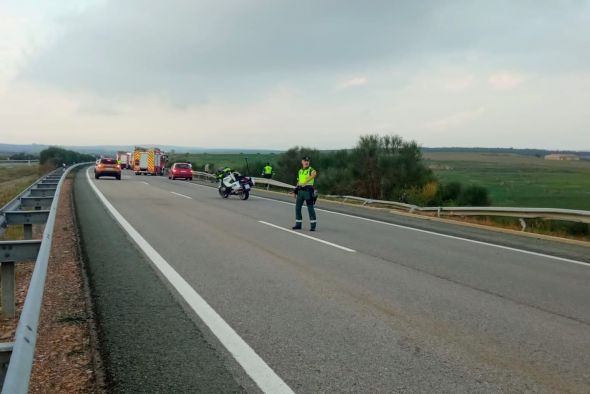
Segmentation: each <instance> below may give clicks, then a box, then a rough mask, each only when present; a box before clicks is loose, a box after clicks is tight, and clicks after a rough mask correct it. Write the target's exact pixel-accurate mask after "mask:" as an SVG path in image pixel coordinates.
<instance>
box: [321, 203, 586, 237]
mask: <svg viewBox="0 0 590 394" xmlns="http://www.w3.org/2000/svg"><path fill="white" fill-rule="evenodd" d="M326 197H333V198H340V199H343V201H346V200H355V201H360V202H362V203H363V204H362V205H369V204H379V205H386V206H391V207H393V208H396V209H402V210H407V211H408V212H410V213H436V215H437V216H439V217H440V216H507V217H513V218H518V219H520V223H521V225H522V230H523V231H524V230H525V229H526V222H525V221H524V219H550V220H565V221H572V222H580V223H590V211H583V210H575V209H561V208H526V207H523V208H519V207H419V206H417V205H412V204H405V203H401V202H396V201H383V200H373V199H370V198H362V197H356V196H326Z"/></svg>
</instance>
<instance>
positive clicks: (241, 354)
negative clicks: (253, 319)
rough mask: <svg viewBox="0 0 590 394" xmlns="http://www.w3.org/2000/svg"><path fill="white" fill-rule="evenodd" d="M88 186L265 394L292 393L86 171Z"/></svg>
mask: <svg viewBox="0 0 590 394" xmlns="http://www.w3.org/2000/svg"><path fill="white" fill-rule="evenodd" d="M86 177H87V178H88V183H89V184H90V186H91V187H92V189H93V190H94V192H95V193H96V195H97V196H98V198H99V199H100V200H101V201H102V203H103V204H104V206H105V207H106V208H107V210H108V211H109V212H110V214H111V215H112V216H113V217H114V218H115V220H117V222H119V225H120V226H121V227H122V228H123V229H124V230H125V231H126V232H127V234H129V236H130V237H131V238H132V239H133V241H135V243H136V244H137V246H139V248H140V249H141V250H142V251H143V253H144V254H145V255H146V256H147V257H148V258H149V259H150V260H151V261H152V263H153V264H154V266H155V267H156V268H158V270H159V271H160V272H161V273H162V275H164V277H165V278H166V279H167V280H168V282H170V284H171V285H172V286H174V288H175V289H176V291H178V293H179V294H180V295H181V296H182V298H184V299H185V301H186V302H187V303H188V305H189V306H190V307H191V308H192V309H193V310H194V311H195V313H196V314H197V315H198V316H199V317H200V318H201V320H203V322H204V323H205V324H206V325H207V327H209V329H210V330H211V332H212V333H213V334H214V335H215V336H216V337H217V338H218V339H219V341H220V342H221V343H222V344H223V346H225V348H226V349H227V350H228V351H229V352H230V353H231V355H232V356H233V357H234V358H235V359H236V361H237V362H238V363H239V364H240V365H241V366H242V368H243V369H244V371H245V372H246V373H247V374H248V376H250V378H251V379H252V380H253V381H254V382H255V383H256V384H257V385H258V387H259V388H260V389H261V390H262V391H263V392H265V393H293V390H291V388H290V387H289V386H287V384H286V383H285V382H284V381H283V380H282V379H281V378H280V377H279V376H278V375H277V374H276V373H275V372H274V371H273V370H272V368H271V367H270V366H268V364H267V363H266V362H265V361H264V360H263V359H262V358H261V357H260V356H259V355H258V354H256V352H255V351H254V349H252V348H251V347H250V346H249V345H248V344H247V343H246V342H245V341H244V340H243V339H242V338H241V337H240V336H239V335H238V334H237V333H236V332H235V331H234V329H233V328H231V327H230V325H229V324H227V322H226V321H225V320H223V318H222V317H221V316H219V314H218V313H217V312H216V311H215V310H214V309H213V308H212V307H211V306H210V305H209V304H208V303H207V301H205V300H204V299H203V297H201V296H200V295H199V293H197V292H196V291H195V289H193V288H192V287H191V285H189V284H188V283H187V282H186V281H185V280H184V279H183V277H182V276H180V275H179V274H178V272H176V271H175V270H174V268H172V266H171V265H170V264H169V263H168V262H167V261H166V260H164V258H163V257H162V256H161V255H160V254H159V253H158V252H157V251H156V250H155V249H154V248H153V247H152V246H151V245H150V244H149V243H148V242H147V241H146V240H145V239H144V238H143V237H142V236H141V235H140V234H139V233H138V232H137V230H135V229H134V228H133V226H131V224H129V222H128V221H127V220H125V218H124V217H123V216H122V215H121V214H120V213H119V212H118V211H117V210H116V209H115V207H113V205H111V203H110V202H109V201H108V200H107V199H106V197H105V196H104V195H103V194H102V193H101V192H100V190H98V188H97V187H96V185H95V184H94V183H93V182H92V180H91V179H90V174H89V172H88V171H87V172H86Z"/></svg>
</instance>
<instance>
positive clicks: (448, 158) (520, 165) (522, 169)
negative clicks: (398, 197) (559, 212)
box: [424, 152, 590, 210]
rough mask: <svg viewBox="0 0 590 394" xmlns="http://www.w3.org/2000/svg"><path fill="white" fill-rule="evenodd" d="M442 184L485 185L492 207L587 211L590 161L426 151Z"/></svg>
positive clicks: (589, 206)
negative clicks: (456, 182)
mask: <svg viewBox="0 0 590 394" xmlns="http://www.w3.org/2000/svg"><path fill="white" fill-rule="evenodd" d="M424 159H425V161H426V164H427V165H429V166H431V168H433V171H434V173H435V175H436V177H437V178H438V179H439V180H440V181H441V182H443V183H446V182H450V181H458V182H461V183H463V184H464V185H468V184H473V185H481V186H485V187H486V188H487V189H488V190H489V192H490V196H491V199H492V205H495V206H520V207H541V208H569V209H583V210H590V161H587V160H584V161H548V160H544V159H543V158H542V157H540V158H539V157H534V156H522V155H513V154H495V153H455V152H453V153H451V152H448V153H447V152H427V153H425V154H424Z"/></svg>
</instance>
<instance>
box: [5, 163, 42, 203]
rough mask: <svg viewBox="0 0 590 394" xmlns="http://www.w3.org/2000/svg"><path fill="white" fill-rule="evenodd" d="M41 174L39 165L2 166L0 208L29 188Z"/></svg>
mask: <svg viewBox="0 0 590 394" xmlns="http://www.w3.org/2000/svg"><path fill="white" fill-rule="evenodd" d="M40 174H41V172H40V167H39V166H38V165H31V166H29V165H13V166H9V165H2V166H0V207H2V206H4V204H6V203H7V202H8V201H10V200H11V199H12V198H14V197H15V196H16V195H17V194H19V193H20V192H22V191H23V190H24V189H26V188H27V187H29V186H30V185H31V183H33V182H34V181H35V180H36V179H37V178H39V176H40Z"/></svg>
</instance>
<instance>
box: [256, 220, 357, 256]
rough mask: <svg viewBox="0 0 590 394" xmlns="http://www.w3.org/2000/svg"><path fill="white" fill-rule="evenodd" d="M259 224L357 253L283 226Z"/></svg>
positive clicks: (260, 221) (263, 222)
mask: <svg viewBox="0 0 590 394" xmlns="http://www.w3.org/2000/svg"><path fill="white" fill-rule="evenodd" d="M258 223H262V224H266V225H267V226H271V227H274V228H277V229H279V230H283V231H286V232H288V233H291V234H295V235H299V236H300V237H305V238H308V239H312V240H314V241H316V242H321V243H323V244H326V245H330V246H333V247H335V248H338V249H342V250H345V251H347V252H351V253H355V252H356V250H354V249H350V248H347V247H345V246H340V245H338V244H335V243H332V242H328V241H324V240H323V239H319V238H315V237H310V236H309V235H305V234H301V233H298V232H297V231H293V230H289V229H286V228H283V227H281V226H277V225H276V224H272V223H268V222H265V221H262V220H259V221H258Z"/></svg>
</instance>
